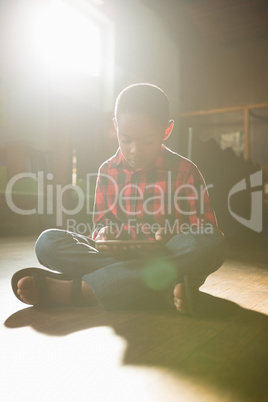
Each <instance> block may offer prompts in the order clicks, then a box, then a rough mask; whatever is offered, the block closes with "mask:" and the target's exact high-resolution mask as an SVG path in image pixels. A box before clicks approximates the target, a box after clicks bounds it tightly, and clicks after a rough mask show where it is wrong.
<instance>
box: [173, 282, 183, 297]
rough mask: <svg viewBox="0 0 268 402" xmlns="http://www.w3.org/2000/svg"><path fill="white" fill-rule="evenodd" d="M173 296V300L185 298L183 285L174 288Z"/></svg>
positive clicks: (178, 284) (179, 284)
mask: <svg viewBox="0 0 268 402" xmlns="http://www.w3.org/2000/svg"><path fill="white" fill-rule="evenodd" d="M173 295H174V297H175V298H178V299H183V298H184V297H185V290H184V285H183V283H177V285H176V286H175V288H174V291H173Z"/></svg>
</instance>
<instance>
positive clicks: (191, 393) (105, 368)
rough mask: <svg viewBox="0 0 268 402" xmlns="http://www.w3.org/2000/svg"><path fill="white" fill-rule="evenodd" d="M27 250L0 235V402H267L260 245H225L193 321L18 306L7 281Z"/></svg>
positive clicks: (266, 276)
mask: <svg viewBox="0 0 268 402" xmlns="http://www.w3.org/2000/svg"><path fill="white" fill-rule="evenodd" d="M234 243H235V244H234ZM33 246H34V238H32V237H31V238H2V239H1V238H0V263H1V267H0V297H1V301H0V316H1V317H0V318H1V321H0V322H1V323H0V370H1V373H0V379H1V386H0V400H1V401H3V402H8V401H12V402H13V401H20V402H21V401H23V402H24V401H30V402H32V401H33V402H36V401H38V402H40V401H46V402H47V401H52V402H54V401H57V402H61V401H79V402H80V401H93V402H96V401H112V402H114V401H115V402H117V401H119V402H120V401H124V402H129V401H140V402H147V401H149V402H150V401H153V402H155V401H161V402H162V401H183V402H192V401H198V402H199V401H205V402H210V401H234V402H239V401H267V400H268V387H267V384H268V350H267V349H268V342H267V338H268V331H267V329H268V327H267V320H268V318H267V315H268V267H267V265H268V241H267V239H263V238H260V237H257V238H256V239H252V238H249V239H247V240H245V239H243V238H242V239H241V238H240V240H239V241H236V242H233V243H232V244H230V252H229V257H228V260H227V261H226V262H225V264H224V265H223V267H221V268H220V269H219V270H218V271H217V272H216V273H214V274H213V275H211V276H210V277H209V278H208V279H207V281H206V283H205V285H203V286H202V288H201V290H202V297H201V301H200V304H199V315H198V316H196V317H185V316H181V315H179V314H177V313H176V312H175V311H117V312H107V311H103V310H101V309H100V308H98V307H86V308H83V307H77V308H54V309H51V308H50V309H48V308H47V309H42V310H38V309H35V308H33V307H27V306H26V305H24V304H23V303H21V302H20V301H19V300H17V299H16V298H15V297H14V296H13V293H12V291H11V287H10V278H11V275H12V274H13V273H14V272H15V271H17V270H18V269H20V268H22V267H26V266H39V264H38V263H37V260H36V257H35V255H34V251H33Z"/></svg>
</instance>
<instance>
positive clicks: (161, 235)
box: [155, 228, 172, 243]
mask: <svg viewBox="0 0 268 402" xmlns="http://www.w3.org/2000/svg"><path fill="white" fill-rule="evenodd" d="M171 237H172V235H171V234H170V233H167V230H166V228H159V229H158V231H157V232H156V234H155V240H157V241H162V242H163V243H166V242H167V241H168V240H169V239H171Z"/></svg>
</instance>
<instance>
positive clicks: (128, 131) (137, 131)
mask: <svg viewBox="0 0 268 402" xmlns="http://www.w3.org/2000/svg"><path fill="white" fill-rule="evenodd" d="M114 123H115V128H116V130H117V137H118V142H119V147H120V150H121V152H122V155H123V157H124V158H125V160H126V161H127V162H128V164H129V165H130V166H131V167H132V169H133V170H136V169H144V168H146V167H148V166H150V165H151V164H152V163H153V162H154V161H155V159H156V157H157V155H158V153H159V150H160V148H161V145H162V142H163V139H164V137H165V132H166V129H167V127H165V126H164V125H161V124H160V123H159V122H158V121H157V120H155V119H153V118H151V117H149V116H146V115H142V114H131V113H124V114H122V115H121V116H119V118H118V120H114Z"/></svg>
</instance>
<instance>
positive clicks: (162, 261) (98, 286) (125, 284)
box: [35, 229, 227, 309]
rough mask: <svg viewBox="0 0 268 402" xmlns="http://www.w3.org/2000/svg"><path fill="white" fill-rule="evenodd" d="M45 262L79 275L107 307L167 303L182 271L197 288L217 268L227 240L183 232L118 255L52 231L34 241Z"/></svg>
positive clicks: (219, 235)
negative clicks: (150, 246)
mask: <svg viewBox="0 0 268 402" xmlns="http://www.w3.org/2000/svg"><path fill="white" fill-rule="evenodd" d="M35 251H36V256H37V258H38V261H39V262H40V264H42V265H43V266H45V267H47V268H49V269H51V270H54V271H58V272H62V273H65V274H69V275H80V276H81V277H82V279H83V280H84V281H85V282H86V283H87V284H88V285H89V286H90V288H91V289H92V291H93V293H94V295H95V297H96V299H97V302H98V304H99V305H100V306H101V307H103V308H105V309H118V308H125V307H129V306H138V305H140V306H145V307H146V305H148V306H149V305H154V304H155V302H157V303H158V302H159V301H160V304H161V303H162V300H164V295H165V297H166V295H167V294H170V300H172V299H173V296H172V290H173V288H174V285H175V284H176V283H179V282H182V277H183V275H185V274H187V275H189V276H190V277H191V279H192V283H193V285H194V286H195V287H199V286H201V285H202V283H204V281H205V279H206V277H207V276H208V275H209V274H210V273H212V272H214V271H216V270H217V269H218V268H219V267H220V266H221V265H222V263H223V261H224V259H225V258H226V252H227V246H226V240H225V238H224V236H223V235H222V233H221V232H219V231H218V230H217V229H213V232H211V233H209V234H205V233H202V234H201V233H199V234H193V233H190V232H189V233H183V234H176V235H175V236H173V237H172V238H171V239H170V240H169V241H168V242H167V243H166V244H165V245H164V246H161V247H159V249H156V250H154V251H152V252H150V253H146V252H145V253H144V252H142V251H140V250H137V249H136V250H128V251H124V252H122V253H120V254H117V255H108V254H104V253H101V252H98V251H97V250H96V249H95V248H94V241H93V240H92V239H90V238H89V237H86V236H82V235H80V234H77V233H73V232H69V231H66V230H59V229H49V230H46V231H44V232H43V233H41V235H40V236H39V238H38V239H37V241H36V245H35Z"/></svg>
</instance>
